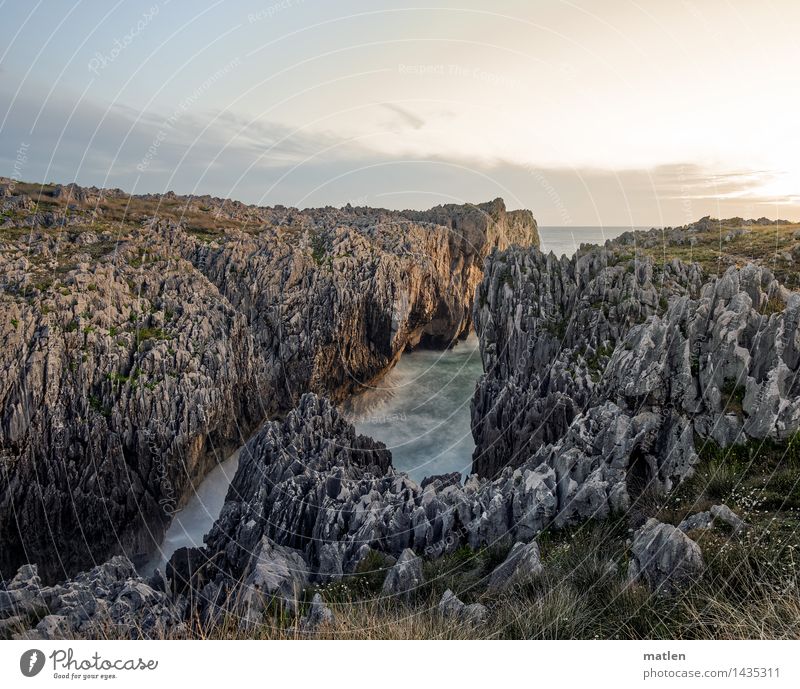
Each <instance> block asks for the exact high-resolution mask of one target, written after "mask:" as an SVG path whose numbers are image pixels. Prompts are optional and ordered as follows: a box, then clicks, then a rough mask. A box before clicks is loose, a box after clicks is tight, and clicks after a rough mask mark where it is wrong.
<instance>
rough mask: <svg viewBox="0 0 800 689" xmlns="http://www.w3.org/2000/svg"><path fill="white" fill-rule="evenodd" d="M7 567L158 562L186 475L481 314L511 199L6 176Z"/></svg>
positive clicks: (1, 311)
mask: <svg viewBox="0 0 800 689" xmlns="http://www.w3.org/2000/svg"><path fill="white" fill-rule="evenodd" d="M0 188H2V190H3V192H2V193H3V199H2V203H3V209H4V216H3V224H2V225H1V226H0V306H1V307H2V308H0V345H1V346H0V371H2V376H0V475H1V476H2V478H1V479H0V480H2V492H1V493H0V532H2V533H3V539H2V542H1V543H0V574H1V575H5V576H6V577H7V576H10V575H11V573H12V572H13V571H15V569H16V567H17V566H18V565H19V564H21V563H24V562H31V561H35V562H39V563H40V573H41V575H42V576H43V577H45V578H46V579H50V580H52V579H57V578H63V577H64V576H67V575H69V574H71V573H73V572H75V571H77V570H78V569H79V568H80V567H82V566H85V565H87V564H88V563H91V562H95V561H98V560H102V559H104V558H105V557H107V556H108V555H109V554H111V553H114V552H125V553H128V554H130V555H131V556H132V557H137V556H142V555H144V554H145V553H146V552H147V551H148V550H149V549H150V548H151V547H152V545H153V542H154V541H159V540H160V538H161V536H162V535H163V532H164V530H165V528H166V526H167V525H168V523H169V520H170V517H171V514H172V512H174V510H175V509H177V508H178V507H180V505H181V504H182V501H183V500H184V498H185V496H186V494H187V491H188V490H189V488H190V486H191V485H192V484H193V483H195V482H196V481H197V480H199V479H200V478H201V477H202V476H203V475H204V474H205V473H206V472H207V471H208V469H209V468H210V467H211V466H213V464H214V463H215V462H216V461H218V460H219V459H221V458H222V457H224V456H225V455H226V454H228V453H229V452H230V451H231V450H232V449H233V448H234V447H237V446H239V445H241V443H242V442H243V441H244V440H245V439H246V438H247V437H248V436H249V435H250V433H251V432H252V431H253V430H254V429H255V428H256V427H257V426H258V424H260V423H261V422H262V421H263V420H264V419H265V418H268V417H269V416H271V415H273V414H276V413H282V412H284V411H286V410H287V409H289V408H291V407H292V406H293V405H294V404H295V403H296V402H297V400H298V399H299V396H300V395H301V394H302V393H304V392H306V391H308V390H314V391H316V392H318V393H320V394H326V395H329V396H330V397H331V398H333V399H336V400H341V399H343V398H344V397H345V396H347V395H348V394H349V393H351V392H352V391H353V390H355V389H357V388H358V387H359V386H360V385H362V384H366V383H369V382H370V381H372V380H374V379H375V378H376V377H378V376H380V375H382V374H383V373H385V372H386V371H387V370H388V369H389V368H390V367H391V366H392V365H393V364H394V363H395V362H396V360H397V358H398V357H399V356H400V354H401V353H402V351H403V350H404V349H405V348H406V347H412V346H416V345H418V344H420V343H424V344H426V345H435V346H449V344H450V343H451V342H452V341H453V339H454V338H457V337H460V336H462V335H465V334H466V332H467V330H468V328H469V327H470V324H471V303H472V297H473V294H474V289H475V286H476V285H477V283H478V282H479V280H480V277H481V264H482V261H483V258H484V256H485V255H486V254H487V253H488V252H489V250H490V249H491V248H492V247H498V246H500V247H502V246H505V245H506V242H507V241H509V238H526V239H528V240H531V241H538V237H537V234H536V223H535V221H534V220H533V218H532V217H531V216H530V214H529V213H528V214H526V213H524V212H510V213H509V212H506V210H505V207H504V205H503V203H502V201H501V200H497V201H494V202H491V203H489V204H483V205H481V206H469V207H459V206H447V207H439V208H436V209H432V210H431V211H428V212H407V213H403V212H395V211H384V210H380V209H377V210H376V209H368V208H351V207H347V208H344V209H333V208H325V209H311V210H305V211H298V210H296V209H289V208H283V207H276V208H258V207H254V206H245V205H244V204H240V203H237V202H231V201H226V200H221V199H213V198H210V197H198V198H194V197H177V196H175V195H174V194H171V193H168V194H164V195H147V196H139V197H128V196H127V195H125V194H124V193H123V192H121V191H119V190H100V189H94V188H91V189H89V188H81V187H78V186H77V185H67V186H63V187H62V186H43V187H34V185H24V184H21V183H13V182H11V180H0Z"/></svg>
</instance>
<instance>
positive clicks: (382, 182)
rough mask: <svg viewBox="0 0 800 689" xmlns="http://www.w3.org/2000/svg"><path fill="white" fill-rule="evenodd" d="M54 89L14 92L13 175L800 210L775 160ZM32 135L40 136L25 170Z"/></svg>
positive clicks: (286, 197) (550, 218)
mask: <svg viewBox="0 0 800 689" xmlns="http://www.w3.org/2000/svg"><path fill="white" fill-rule="evenodd" d="M0 91H2V87H0ZM0 95H4V94H2V93H0ZM42 102H44V99H43V96H42V94H37V93H30V92H28V93H26V94H25V95H23V96H22V97H20V98H18V99H17V100H16V101H15V102H14V103H13V104H12V108H11V112H10V115H9V118H8V120H7V122H6V126H5V127H4V128H3V130H2V131H0V175H2V174H5V175H9V174H11V175H14V176H16V177H19V178H21V179H26V180H31V181H61V182H69V181H73V180H75V181H77V182H78V183H81V184H87V185H91V184H96V185H99V186H111V187H115V186H118V187H121V188H123V189H126V190H129V191H133V192H136V193H146V192H163V191H167V190H168V189H172V190H174V191H176V192H179V193H201V194H202V193H210V194H214V195H218V196H227V197H231V198H237V199H241V200H243V201H247V202H253V203H262V204H278V203H281V204H284V205H297V206H323V205H343V204H345V203H347V202H353V203H359V204H366V205H374V206H387V207H392V208H412V207H413V208H423V207H430V206H432V205H436V204H438V203H449V202H465V201H473V202H476V201H483V200H489V199H492V198H495V197H497V196H502V197H503V198H505V200H506V203H507V205H508V206H509V207H510V208H519V207H526V208H530V209H531V210H533V212H534V215H535V216H536V217H537V218H538V220H539V222H540V223H541V224H543V225H570V226H573V227H574V226H581V225H606V226H612V225H613V226H619V225H637V226H638V225H648V226H649V225H678V224H684V223H688V222H691V221H693V220H696V219H697V218H699V217H702V216H704V215H714V216H717V217H729V216H736V215H738V216H744V217H751V216H754V217H758V216H761V215H768V216H775V215H780V216H782V217H793V216H794V217H798V216H800V209H798V206H797V205H792V204H791V203H787V199H786V198H785V197H783V196H780V195H776V194H772V195H770V194H767V193H763V190H764V189H765V188H767V187H768V185H769V183H770V181H771V180H772V179H773V177H774V173H772V172H770V171H767V170H755V171H747V170H727V171H726V170H722V171H713V170H710V169H708V168H707V167H704V166H702V165H699V164H697V163H691V162H687V163H686V164H683V165H668V166H658V167H653V168H649V169H629V170H605V169H596V168H585V167H584V168H576V169H572V168H568V167H536V166H524V165H520V164H516V163H512V162H508V161H495V162H493V163H488V162H486V161H482V160H476V159H471V158H468V157H463V156H462V157H456V156H452V155H451V156H448V157H444V156H415V157H408V156H406V157H403V156H400V155H389V154H384V153H380V152H377V151H374V150H371V149H369V148H366V147H364V146H363V145H361V144H356V143H352V142H349V141H347V140H344V139H342V138H340V137H337V136H336V135H335V134H332V133H329V132H322V133H320V132H313V131H308V130H305V129H297V128H293V127H289V126H287V125H285V124H280V123H275V122H269V121H265V120H262V119H258V118H256V119H253V118H250V117H248V116H247V115H246V114H244V113H236V112H230V111H220V112H213V111H211V112H209V111H202V110H190V111H187V112H185V113H183V114H182V115H181V117H180V118H179V119H178V120H170V119H169V117H168V116H163V115H161V114H159V113H150V112H148V113H139V112H138V111H136V110H135V109H132V108H130V107H124V106H114V107H112V108H110V109H107V108H105V107H102V106H100V105H98V104H96V103H92V102H91V101H84V102H81V103H78V104H76V103H75V102H74V101H72V100H70V99H69V98H68V97H64V96H63V95H62V96H58V97H53V98H52V99H51V100H50V101H48V103H47V106H46V107H45V108H44V110H43V111H42V114H41V117H40V118H39V119H38V121H37V122H36V126H35V128H34V129H33V131H31V123H32V122H33V121H34V119H35V118H36V116H37V113H38V112H39V109H40V108H41V104H42ZM385 107H387V108H388V109H389V110H391V111H392V112H395V113H396V114H397V115H398V116H399V117H404V118H406V121H407V122H408V123H409V124H412V126H422V124H423V122H422V120H420V119H419V118H417V117H416V116H414V115H413V114H411V113H408V112H406V111H405V110H403V109H402V108H397V107H396V106H390V105H385ZM73 110H74V113H73V114H72V117H71V119H70V120H69V122H67V116H68V115H67V114H68V113H72V112H73ZM162 134H163V136H162ZM155 142H158V145H157V146H155V151H154V152H153V153H152V155H150V157H149V158H148V154H149V153H150V152H151V151H153V149H154V144H155ZM21 143H27V144H29V146H28V148H27V149H26V161H25V163H24V165H23V166H22V168H21V169H20V170H19V172H17V168H19V164H18V161H16V151H17V150H18V148H19V146H20V144H21ZM145 159H147V165H145V166H143V169H140V168H141V167H142V166H141V163H142V161H143V160H145ZM789 201H791V199H789ZM775 204H781V205H779V206H778V207H776V205H775Z"/></svg>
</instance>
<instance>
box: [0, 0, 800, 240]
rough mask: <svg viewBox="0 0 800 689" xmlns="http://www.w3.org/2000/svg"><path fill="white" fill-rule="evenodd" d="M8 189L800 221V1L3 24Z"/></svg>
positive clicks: (386, 7) (1, 81)
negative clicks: (21, 185) (24, 183)
mask: <svg viewBox="0 0 800 689" xmlns="http://www.w3.org/2000/svg"><path fill="white" fill-rule="evenodd" d="M0 16H2V23H0V96H1V98H0V174H2V175H6V176H12V177H17V178H20V179H24V180H31V181H51V180H52V181H59V182H68V181H77V182H79V183H81V184H87V185H88V184H96V185H98V186H119V187H122V188H124V189H125V190H127V191H133V192H138V193H144V192H163V191H166V190H168V189H172V190H174V191H176V192H178V193H211V194H215V195H218V196H229V197H233V198H239V199H242V200H244V201H248V202H256V203H262V204H275V203H282V204H284V205H297V206H301V207H303V206H316V205H326V204H331V205H343V204H345V203H348V202H351V203H354V204H355V203H359V204H367V205H373V206H387V207H391V208H408V207H414V208H421V207H428V206H431V205H435V204H437V203H443V202H452V201H457V202H463V201H482V200H487V199H491V198H494V197H496V196H502V197H504V198H505V199H506V203H507V205H508V206H509V207H511V208H518V207H527V208H530V209H531V210H533V212H534V214H535V215H536V217H537V218H538V219H539V222H540V223H541V224H543V225H628V224H633V225H674V224H684V223H686V222H690V221H692V220H695V219H697V218H699V217H701V216H703V215H708V214H710V215H714V216H717V217H720V216H721V217H728V216H732V215H741V216H755V217H758V216H762V215H763V216H767V217H771V218H776V217H782V218H783V217H788V218H792V219H800V133H798V116H797V112H798V106H800V70H798V69H797V65H798V59H797V35H798V29H800V3H797V2H796V1H792V0H772V1H770V0H760V1H759V2H741V1H735V0H730V1H726V0H695V1H694V2H692V1H680V0H675V1H672V2H664V1H663V0H658V1H656V0H637V1H632V0H594V1H592V2H589V1H584V0H576V1H574V2H560V1H558V0H548V1H536V0H527V1H524V2H523V1H521V0H520V1H516V0H499V1H495V2H492V3H486V2H470V1H467V0H460V1H459V2H451V1H448V0H439V1H438V2H437V3H436V7H428V8H422V7H413V6H411V4H409V3H400V2H390V1H388V0H377V1H376V0H371V1H366V0H364V1H361V2H357V1H350V0H339V1H337V2H330V1H329V2H321V1H319V0H302V1H301V0H264V1H263V2H255V1H252V2H248V1H245V0H221V1H217V2H209V1H208V0H203V1H201V2H189V1H188V0H187V1H182V0H160V1H159V0H147V1H145V2H124V3H123V2H121V1H112V2H109V1H108V0H104V1H100V0H90V1H86V0H84V1H76V2H69V3H66V2H60V1H57V0H38V1H36V0H26V1H22V0H5V2H2V1H0Z"/></svg>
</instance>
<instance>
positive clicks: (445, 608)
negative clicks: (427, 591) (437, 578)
mask: <svg viewBox="0 0 800 689" xmlns="http://www.w3.org/2000/svg"><path fill="white" fill-rule="evenodd" d="M439 614H440V615H441V616H442V617H443V618H445V619H447V620H453V621H454V622H457V623H459V624H467V625H470V626H474V627H477V626H480V625H482V624H486V621H487V619H488V617H489V610H488V609H487V608H486V606H485V605H482V604H480V603H471V604H470V605H467V604H465V603H463V602H462V601H461V600H460V599H459V598H458V596H456V595H455V594H454V593H453V592H452V591H451V590H450V589H447V590H446V591H445V592H444V594H443V595H442V599H441V600H440V601H439Z"/></svg>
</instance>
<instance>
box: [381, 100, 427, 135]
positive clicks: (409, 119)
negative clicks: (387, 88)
mask: <svg viewBox="0 0 800 689" xmlns="http://www.w3.org/2000/svg"><path fill="white" fill-rule="evenodd" d="M381 105H382V106H383V107H384V108H386V109H387V110H391V111H392V112H393V113H394V114H395V115H398V117H399V118H400V120H401V121H402V122H403V123H405V124H407V125H409V126H410V127H411V128H412V129H422V127H423V126H424V125H425V120H423V119H422V118H421V117H418V116H417V115H415V114H414V113H412V112H411V111H409V110H406V109H405V108H401V107H400V106H399V105H395V104H394V103H381Z"/></svg>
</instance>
